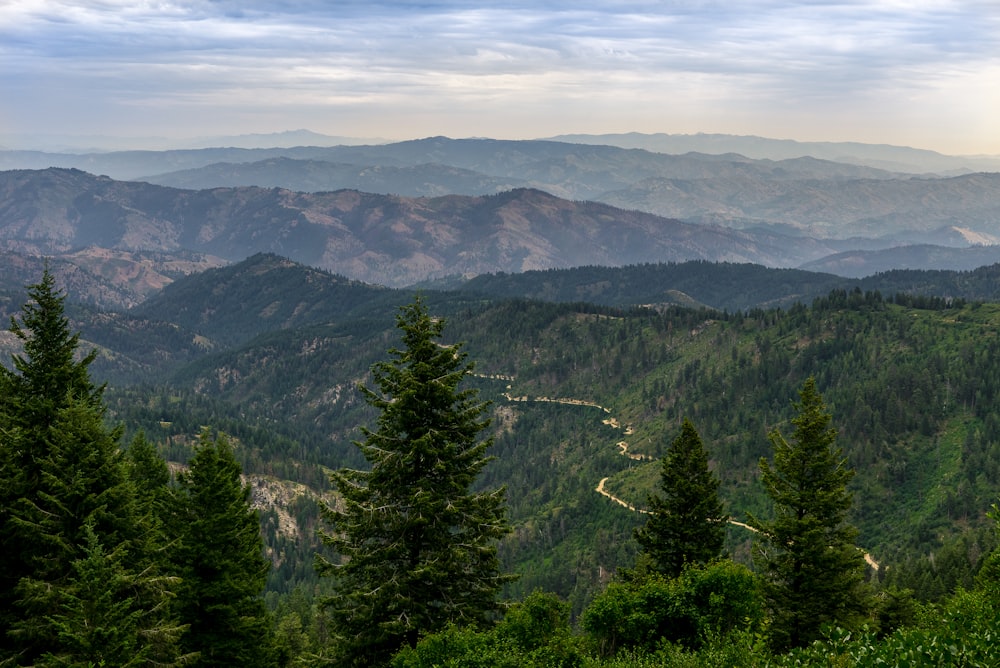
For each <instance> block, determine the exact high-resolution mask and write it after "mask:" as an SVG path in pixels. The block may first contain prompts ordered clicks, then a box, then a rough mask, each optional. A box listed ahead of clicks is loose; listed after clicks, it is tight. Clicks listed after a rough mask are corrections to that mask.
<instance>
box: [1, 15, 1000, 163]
mask: <svg viewBox="0 0 1000 668" xmlns="http://www.w3.org/2000/svg"><path fill="white" fill-rule="evenodd" d="M0 60H2V62H3V66H2V68H0V86H2V88H3V89H4V90H6V91H11V92H13V93H14V95H5V96H3V98H4V99H3V101H2V102H0V122H2V123H4V124H5V125H7V126H9V127H11V128H13V129H14V131H16V132H21V133H32V132H35V133H37V132H42V131H44V130H45V129H46V127H51V126H52V125H53V124H56V123H59V124H61V125H63V126H64V127H63V128H62V130H63V131H66V130H67V129H68V128H69V127H73V128H77V129H78V130H80V131H81V132H96V131H105V132H112V131H114V130H115V129H116V128H117V129H118V130H119V131H122V132H128V133H140V132H142V131H143V128H144V127H147V126H148V125H149V124H151V123H152V124H155V125H156V126H158V127H159V128H161V129H162V130H161V131H162V132H163V133H166V134H184V135H196V134H211V133H218V132H230V131H248V132H249V131H267V130H279V129H285V128H288V127H298V126H302V125H308V126H310V127H313V128H314V129H317V130H321V131H335V132H337V133H339V134H344V133H345V131H347V132H353V133H354V134H364V135H368V136H371V135H383V136H414V135H420V134H432V133H434V134H436V133H444V134H453V135H461V134H494V135H496V136H525V137H527V136H538V135H542V134H547V133H554V132H559V131H594V132H601V131H621V130H628V129H635V130H641V131H665V132H690V131H698V130H704V131H723V132H755V133H757V134H767V133H770V134H782V135H787V134H788V133H789V132H796V133H798V134H805V135H810V136H808V137H803V138H819V139H822V138H831V139H838V138H839V139H846V138H852V137H853V138H857V139H861V140H873V139H875V137H876V136H877V135H878V133H879V132H885V133H886V134H887V136H886V140H887V141H902V140H905V139H906V138H907V137H906V136H903V135H900V133H901V132H903V131H905V132H908V133H910V134H913V133H917V132H919V130H920V128H921V127H923V126H925V125H926V126H927V127H925V133H924V136H925V137H927V138H928V140H929V143H930V144H932V145H935V144H936V145H938V146H939V147H940V148H946V147H945V146H944V144H945V143H947V142H950V143H951V145H953V146H954V147H955V148H956V150H966V149H967V148H969V147H971V146H972V145H974V144H976V143H977V142H978V143H981V144H984V145H985V144H989V145H990V146H992V149H991V150H995V151H997V152H1000V136H998V135H1000V129H998V128H997V127H996V126H995V125H992V123H993V121H992V120H990V119H991V118H993V117H996V116H997V115H998V114H997V112H998V111H1000V109H998V108H997V107H996V106H993V108H992V109H984V105H988V104H990V103H992V104H994V105H995V104H996V102H997V100H998V96H1000V94H998V92H997V91H998V86H1000V81H998V77H997V73H998V71H1000V9H998V8H997V6H996V4H995V2H975V1H968V2H955V1H944V0H916V1H914V0H908V1H906V2H896V1H887V2H821V1H810V2H789V1H783V0H760V1H751V2H712V1H704V2H702V1H695V0H689V1H678V0H673V1H671V0H666V1H658V2H657V1H652V0H650V1H641V0H636V1H623V2H592V3H587V2H585V1H584V2H556V1H550V2H519V1H515V2H507V3H504V4H503V5H500V4H499V3H496V4H490V5H486V4H477V3H474V2H458V1H442V2H405V1H399V2H362V1H358V2H351V1H346V2H345V1H338V2H320V1H312V2H309V1H305V2H298V1H290V0H289V1H281V0H272V1H266V0H249V1H245V2H237V1H229V0H222V1H218V2H212V1H208V0H201V1H182V2H181V1H178V2H152V1H148V2H132V1H129V2H126V1H124V0H122V1H116V0H104V1H97V2H95V1H88V2H71V1H68V0H64V1H62V2H58V1H56V2H53V1H51V0H32V1H28V0H13V1H12V2H7V3H5V4H2V5H0ZM958 94H961V97H959V98H956V97H955V96H956V95H958ZM912 105H921V108H920V109H914V108H913V106H912ZM880 117H888V118H889V119H892V120H888V121H887V120H882V119H881V118H880ZM953 118H955V119H961V122H954V123H953V121H952V119H953ZM698 123H702V124H703V126H702V127H698V126H697V124H698ZM970 123H971V125H970ZM866 124H867V126H866ZM67 126H68V127H67ZM911 126H912V127H911ZM782 128H784V129H785V132H782ZM891 132H895V133H896V136H895V137H893V136H888V134H889V133H891ZM963 133H965V134H966V135H968V134H969V133H979V134H980V135H981V134H983V133H985V134H987V135H989V136H963ZM861 135H863V136H861ZM911 143H919V142H918V141H916V139H914V140H913V141H911Z"/></svg>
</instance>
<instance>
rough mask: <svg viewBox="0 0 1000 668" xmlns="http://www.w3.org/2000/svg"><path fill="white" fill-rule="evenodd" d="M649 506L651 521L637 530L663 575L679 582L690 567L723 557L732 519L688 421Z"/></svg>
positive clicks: (669, 454)
mask: <svg viewBox="0 0 1000 668" xmlns="http://www.w3.org/2000/svg"><path fill="white" fill-rule="evenodd" d="M648 504H649V512H650V515H649V518H648V519H647V520H646V525H645V526H643V527H641V528H639V529H636V530H635V539H636V540H637V541H638V543H639V545H640V546H642V549H643V551H644V552H645V553H646V554H648V555H649V556H650V557H651V559H652V562H653V567H654V568H655V569H656V570H657V571H658V572H660V573H662V574H663V575H666V576H667V577H670V578H675V577H677V576H678V575H680V574H681V571H683V570H684V567H685V566H686V565H688V564H704V563H707V562H708V561H711V560H712V559H714V558H715V557H717V556H719V553H720V552H721V551H722V544H723V541H724V540H725V537H726V521H727V520H728V517H727V516H726V515H725V514H724V513H723V512H722V502H721V501H720V500H719V480H718V478H716V477H715V475H714V474H713V473H712V472H711V471H710V470H709V469H708V455H707V454H706V453H705V448H704V447H703V446H702V442H701V437H699V436H698V432H697V430H695V428H694V425H692V424H691V422H690V421H689V420H687V419H686V418H685V420H684V423H683V424H682V425H681V433H680V434H679V435H678V436H677V438H675V439H674V441H673V443H671V445H670V449H669V450H668V451H667V454H666V455H665V456H664V457H663V460H662V467H661V469H660V494H659V495H655V494H651V495H650V496H649V500H648Z"/></svg>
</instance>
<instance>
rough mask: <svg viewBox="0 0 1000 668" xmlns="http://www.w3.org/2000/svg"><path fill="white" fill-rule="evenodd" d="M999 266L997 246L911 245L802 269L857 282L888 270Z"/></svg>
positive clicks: (844, 256) (824, 261)
mask: <svg viewBox="0 0 1000 668" xmlns="http://www.w3.org/2000/svg"><path fill="white" fill-rule="evenodd" d="M997 262H1000V246H974V247H972V248H945V247H942V246H931V245H923V244H920V245H913V246H902V247H898V248H887V249H885V250H875V251H849V252H846V253H836V254H834V255H830V256H828V257H825V258H823V259H821V260H815V261H813V262H807V263H805V264H804V265H802V269H808V270H810V271H820V272H829V273H831V274H837V275H838V276H848V277H854V278H861V277H864V276H871V275H872V274H876V273H880V272H886V271H889V270H892V269H950V270H957V271H969V270H972V269H975V268H977V267H982V266H985V265H992V264H996V263H997Z"/></svg>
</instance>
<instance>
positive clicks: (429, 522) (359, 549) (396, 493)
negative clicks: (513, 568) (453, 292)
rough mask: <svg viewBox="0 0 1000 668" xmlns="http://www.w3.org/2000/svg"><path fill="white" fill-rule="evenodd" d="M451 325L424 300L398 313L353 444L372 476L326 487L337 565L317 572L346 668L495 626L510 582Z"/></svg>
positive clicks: (499, 505)
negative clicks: (478, 487) (432, 636)
mask: <svg viewBox="0 0 1000 668" xmlns="http://www.w3.org/2000/svg"><path fill="white" fill-rule="evenodd" d="M444 324H445V323H444V321H443V320H440V319H437V318H434V317H431V315H430V314H429V313H428V311H427V308H426V306H425V305H424V303H423V300H422V299H421V298H420V297H417V298H416V299H415V300H414V301H413V302H412V303H411V304H409V305H407V306H404V307H402V308H401V309H400V313H399V315H398V316H397V326H398V328H399V329H400V330H401V333H402V344H403V347H402V348H398V349H397V348H393V349H390V350H389V354H390V355H391V356H392V359H390V360H389V361H383V362H379V363H378V364H376V365H375V366H374V367H373V368H372V373H373V377H374V383H375V386H376V387H377V390H374V389H371V388H369V387H361V392H362V393H363V395H364V397H365V399H366V400H367V402H368V403H369V404H370V405H371V406H373V407H374V408H376V409H377V410H378V411H379V416H378V421H377V428H376V429H375V430H370V429H367V428H364V429H362V433H363V435H364V437H365V438H364V440H363V441H360V442H357V443H356V445H357V446H358V447H359V448H360V449H361V451H362V453H363V454H364V456H365V458H366V459H367V460H368V462H369V463H370V465H371V469H370V470H366V471H360V470H352V469H340V470H338V471H335V472H334V473H332V475H331V479H332V481H333V483H334V485H335V487H336V489H337V491H338V493H339V498H338V500H337V502H336V503H335V504H334V505H332V506H326V507H324V508H323V515H324V518H325V520H326V521H327V522H328V523H329V524H330V525H331V526H332V531H331V532H330V533H325V534H322V539H323V542H324V543H325V544H326V545H328V546H330V547H331V548H333V550H334V552H335V557H334V559H332V560H330V559H326V558H324V557H322V556H320V557H318V560H317V561H318V563H317V566H318V568H319V570H320V572H321V573H322V574H326V575H333V576H334V577H335V578H336V586H337V590H338V592H337V594H336V595H335V596H333V597H331V598H330V599H329V600H328V601H327V605H328V607H329V611H330V615H331V619H332V622H333V630H334V633H335V634H336V639H335V644H336V646H335V650H336V652H337V655H338V657H339V660H338V663H339V665H343V666H377V665H382V664H384V663H385V662H386V661H388V660H389V658H391V657H392V655H393V654H394V653H395V652H396V651H397V650H399V649H400V648H401V647H403V646H404V645H409V646H411V647H412V646H414V645H415V644H416V642H417V640H418V639H419V638H420V637H422V636H424V635H426V634H428V633H433V632H436V631H439V630H441V629H442V628H444V627H445V626H446V625H448V624H450V623H454V624H458V625H466V624H476V623H480V622H483V621H484V620H487V619H489V618H490V617H491V615H492V614H493V613H494V611H496V610H497V607H498V604H497V602H496V596H497V593H498V591H499V589H500V587H501V586H502V585H503V583H504V582H506V581H508V580H509V579H510V577H509V576H506V575H503V574H502V573H501V571H500V564H499V560H498V558H497V547H496V545H497V541H498V540H499V539H500V538H501V537H502V536H504V535H505V534H506V533H507V532H508V530H509V529H508V523H507V518H506V505H505V491H504V490H503V489H494V490H490V491H483V492H476V491H472V486H473V484H474V483H475V481H476V478H477V477H478V475H479V473H480V472H481V471H482V470H483V467H484V466H486V464H487V462H488V461H489V457H488V456H487V454H486V452H487V449H488V447H489V446H490V445H491V443H492V439H489V438H481V433H482V432H483V431H484V430H485V429H486V428H487V427H488V425H489V419H488V418H486V417H484V413H485V412H486V410H487V407H488V404H487V403H485V402H481V401H480V400H479V398H478V393H477V392H476V391H475V390H474V389H460V388H459V385H460V383H461V382H462V380H463V379H464V378H465V377H466V376H467V375H468V374H469V373H470V372H471V371H472V369H473V364H472V362H470V361H468V360H467V355H466V353H464V352H463V351H462V350H461V344H454V345H443V344H439V343H438V341H437V340H438V339H439V338H440V337H441V333H442V331H443V328H444Z"/></svg>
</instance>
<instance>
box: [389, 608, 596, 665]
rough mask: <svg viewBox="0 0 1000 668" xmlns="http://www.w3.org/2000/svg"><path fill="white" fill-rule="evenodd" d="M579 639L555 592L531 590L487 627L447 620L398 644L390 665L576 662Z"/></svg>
mask: <svg viewBox="0 0 1000 668" xmlns="http://www.w3.org/2000/svg"><path fill="white" fill-rule="evenodd" d="M585 657H586V654H585V652H584V651H583V643H582V639H581V638H579V637H577V636H574V635H573V634H572V632H571V629H570V626H569V606H568V605H567V604H566V603H565V602H563V601H561V600H560V599H559V598H558V597H556V596H555V595H554V594H550V593H543V592H540V591H536V592H533V593H531V594H530V595H529V596H528V597H527V598H525V599H524V600H523V601H521V602H519V603H515V604H513V605H511V607H510V608H509V609H508V610H507V612H506V614H505V615H504V618H503V619H502V620H501V621H500V622H499V623H498V624H497V625H496V626H495V627H494V628H492V629H490V630H489V631H476V630H473V629H460V628H458V627H456V626H449V627H447V628H445V629H444V630H443V631H440V632H438V633H434V634H431V635H429V636H426V637H425V638H423V639H421V640H420V641H419V642H418V643H417V645H416V647H413V648H410V647H406V648H403V649H402V650H401V651H400V652H399V653H398V654H397V655H396V656H395V657H394V658H393V660H392V663H391V665H392V666H393V668H432V667H433V666H455V667H458V666H463V667H469V668H471V667H473V666H482V667H483V668H486V667H487V666H501V667H505V666H509V667H511V668H514V667H518V666H525V667H529V668H534V667H537V668H576V667H577V666H581V665H583V664H584V660H585Z"/></svg>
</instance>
